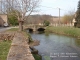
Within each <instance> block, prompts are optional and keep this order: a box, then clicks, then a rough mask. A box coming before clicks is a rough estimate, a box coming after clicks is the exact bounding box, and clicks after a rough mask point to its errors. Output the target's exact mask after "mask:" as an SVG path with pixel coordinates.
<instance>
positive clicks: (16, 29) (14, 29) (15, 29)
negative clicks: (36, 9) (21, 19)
mask: <svg viewBox="0 0 80 60" xmlns="http://www.w3.org/2000/svg"><path fill="white" fill-rule="evenodd" d="M18 30H19V28H11V29H9V30H7V31H18Z"/></svg>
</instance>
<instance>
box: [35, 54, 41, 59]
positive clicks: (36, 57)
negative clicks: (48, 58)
mask: <svg viewBox="0 0 80 60" xmlns="http://www.w3.org/2000/svg"><path fill="white" fill-rule="evenodd" d="M33 56H34V58H35V60H42V59H41V56H39V55H38V54H33Z"/></svg>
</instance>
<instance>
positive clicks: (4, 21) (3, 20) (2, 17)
mask: <svg viewBox="0 0 80 60" xmlns="http://www.w3.org/2000/svg"><path fill="white" fill-rule="evenodd" d="M3 26H8V18H7V14H0V27H3Z"/></svg>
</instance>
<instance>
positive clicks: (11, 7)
mask: <svg viewBox="0 0 80 60" xmlns="http://www.w3.org/2000/svg"><path fill="white" fill-rule="evenodd" d="M5 2H6V3H5V5H4V6H5V7H6V8H5V9H6V12H7V13H9V12H10V11H15V13H16V17H17V19H18V21H19V29H20V31H22V30H23V22H24V19H25V16H26V15H27V18H28V16H29V15H30V14H31V13H32V12H34V11H35V8H36V7H38V6H39V0H5Z"/></svg>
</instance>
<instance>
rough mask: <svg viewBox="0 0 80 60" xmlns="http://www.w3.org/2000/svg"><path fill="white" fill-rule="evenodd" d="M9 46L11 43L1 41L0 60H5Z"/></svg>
mask: <svg viewBox="0 0 80 60" xmlns="http://www.w3.org/2000/svg"><path fill="white" fill-rule="evenodd" d="M10 46H11V41H1V42H0V60H6V59H7V54H8V52H9V49H10Z"/></svg>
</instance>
